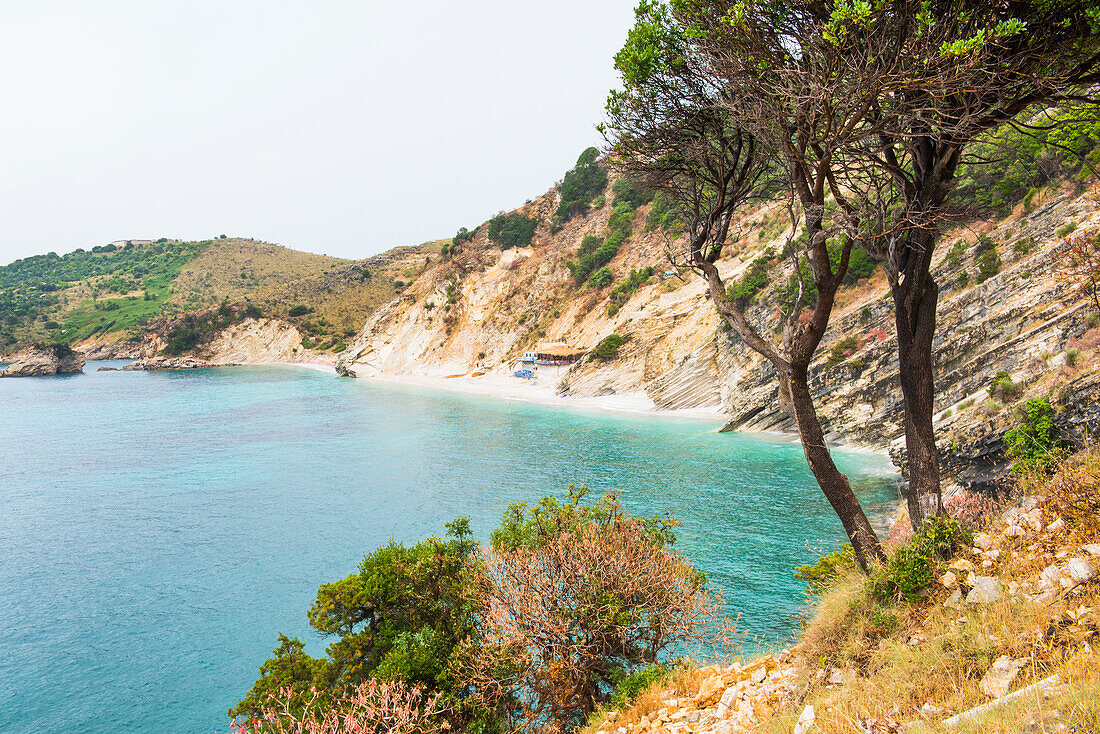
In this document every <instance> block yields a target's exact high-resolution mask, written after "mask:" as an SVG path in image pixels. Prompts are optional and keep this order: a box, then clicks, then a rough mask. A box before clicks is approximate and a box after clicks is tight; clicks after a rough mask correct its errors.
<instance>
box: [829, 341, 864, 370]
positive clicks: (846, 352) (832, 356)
mask: <svg viewBox="0 0 1100 734" xmlns="http://www.w3.org/2000/svg"><path fill="white" fill-rule="evenodd" d="M857 349H859V337H857V336H846V337H844V338H843V339H841V340H840V341H838V342H837V343H836V344H834V345H833V347H832V349H830V350H829V356H828V358H827V359H826V360H825V369H827V370H831V369H832V368H833V367H836V366H837V365H838V364H840V363H841V362H843V361H844V360H845V359H847V358H848V357H849V356H851V355H852V354H853V353H854V352H855V351H856V350H857Z"/></svg>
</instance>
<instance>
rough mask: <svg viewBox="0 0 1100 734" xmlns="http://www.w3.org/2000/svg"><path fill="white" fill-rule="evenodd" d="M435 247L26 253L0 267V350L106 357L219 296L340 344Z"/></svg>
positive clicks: (316, 343)
mask: <svg viewBox="0 0 1100 734" xmlns="http://www.w3.org/2000/svg"><path fill="white" fill-rule="evenodd" d="M440 247H441V245H440V244H438V243H435V244H433V243H428V244H426V245H423V246H419V247H403V248H396V249H395V250H392V251H391V252H389V253H385V254H383V255H379V256H376V257H374V258H370V259H368V260H366V261H360V262H352V261H349V260H343V259H340V258H334V257H328V256H325V255H316V254H313V253H308V252H300V251H297V250H291V249H289V248H286V247H281V246H278V245H273V244H270V243H266V242H257V241H255V240H249V239H240V238H219V239H216V240H205V241H201V242H179V241H176V240H168V239H161V240H158V241H156V242H132V243H125V244H120V245H103V246H96V247H93V248H92V249H91V250H83V249H77V250H75V251H73V252H71V253H68V254H66V255H62V256H58V255H56V254H54V253H50V254H48V255H40V256H34V257H29V258H24V259H22V260H17V261H15V262H13V263H11V264H10V265H6V266H2V267H0V353H11V352H15V351H18V350H19V349H21V348H25V347H28V346H31V345H34V344H40V343H49V342H64V343H68V344H73V345H75V346H77V347H80V348H83V349H84V350H85V351H87V350H91V349H96V350H97V353H98V354H100V355H101V356H108V355H110V354H112V353H115V352H119V350H118V349H116V348H114V347H113V346H112V345H116V344H119V343H121V342H135V341H138V340H140V339H142V338H143V335H144V331H145V330H146V329H147V328H149V327H150V326H151V325H152V324H153V323H154V322H155V321H156V320H157V319H163V318H168V317H172V316H176V315H180V314H186V313H192V312H200V311H202V310H203V309H209V308H211V307H214V306H217V305H219V304H222V303H225V302H229V303H252V304H254V305H256V306H257V307H258V308H260V309H261V312H262V314H263V315H265V316H269V317H279V318H282V319H284V320H288V321H291V322H293V323H294V325H295V326H296V327H297V328H299V329H300V330H301V333H302V334H303V335H304V339H305V341H306V345H307V346H308V347H321V348H324V349H331V348H333V347H334V346H339V347H342V341H343V340H344V339H346V338H347V337H349V336H351V335H353V334H354V333H355V331H356V330H357V329H358V327H359V326H361V325H362V323H363V322H364V321H365V320H366V318H367V317H368V316H369V315H370V313H371V312H373V310H374V309H375V308H377V307H378V305H380V304H382V303H384V302H385V301H387V300H389V299H390V298H392V297H393V295H394V294H395V293H397V292H400V291H401V289H402V288H403V286H404V282H405V281H408V280H410V279H411V278H413V277H415V276H416V275H418V274H419V272H420V268H423V266H424V258H427V257H430V256H431V254H432V253H438V252H439V250H440ZM136 349H137V348H136V347H126V348H123V349H122V352H125V353H130V352H135V351H136Z"/></svg>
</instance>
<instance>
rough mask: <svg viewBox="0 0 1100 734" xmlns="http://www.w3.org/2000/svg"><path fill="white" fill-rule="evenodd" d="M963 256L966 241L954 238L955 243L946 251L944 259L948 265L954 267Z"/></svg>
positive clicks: (964, 255)
mask: <svg viewBox="0 0 1100 734" xmlns="http://www.w3.org/2000/svg"><path fill="white" fill-rule="evenodd" d="M964 257H966V243H964V242H963V241H962V240H955V243H954V244H953V245H951V249H950V250H948V251H947V256H946V257H945V258H944V261H945V262H946V263H947V264H948V265H949V266H950V267H955V266H956V265H958V264H959V263H961V262H962V261H963V258H964Z"/></svg>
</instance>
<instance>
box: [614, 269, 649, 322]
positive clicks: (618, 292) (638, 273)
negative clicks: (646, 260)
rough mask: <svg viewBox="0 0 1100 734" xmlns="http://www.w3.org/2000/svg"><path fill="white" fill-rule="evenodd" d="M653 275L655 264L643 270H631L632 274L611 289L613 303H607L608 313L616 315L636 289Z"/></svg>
mask: <svg viewBox="0 0 1100 734" xmlns="http://www.w3.org/2000/svg"><path fill="white" fill-rule="evenodd" d="M652 276H653V266H652V265H651V266H648V267H644V268H642V269H641V270H631V271H630V275H629V276H627V278H626V280H624V281H623V282H622V283H620V284H619V285H617V286H615V287H614V288H613V289H612V290H611V294H610V298H611V303H609V304H608V305H607V315H608V316H614V315H615V314H617V313H618V312H619V309H621V308H622V307H623V305H624V304H625V303H626V302H627V301H629V300H630V297H631V296H632V295H633V294H634V291H636V290H638V288H639V287H640V286H641V285H642V284H643V283H645V282H646V281H647V280H649V279H650V278H651V277H652Z"/></svg>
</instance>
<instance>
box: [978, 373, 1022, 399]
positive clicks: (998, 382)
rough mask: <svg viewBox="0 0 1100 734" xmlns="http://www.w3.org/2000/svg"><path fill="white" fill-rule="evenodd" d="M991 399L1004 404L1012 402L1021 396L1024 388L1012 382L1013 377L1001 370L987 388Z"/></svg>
mask: <svg viewBox="0 0 1100 734" xmlns="http://www.w3.org/2000/svg"><path fill="white" fill-rule="evenodd" d="M986 390H987V391H988V392H989V395H990V397H994V398H997V399H998V400H1000V401H1002V402H1004V401H1008V400H1011V399H1012V398H1014V397H1016V396H1017V395H1019V394H1020V391H1021V390H1022V388H1021V387H1020V386H1019V385H1017V384H1016V383H1015V382H1013V380H1012V376H1011V375H1010V374H1008V373H1007V372H1005V371H1004V370H1000V371H998V372H997V374H996V375H995V376H994V377H993V380H992V381H991V382H990V383H989V387H987V388H986Z"/></svg>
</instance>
